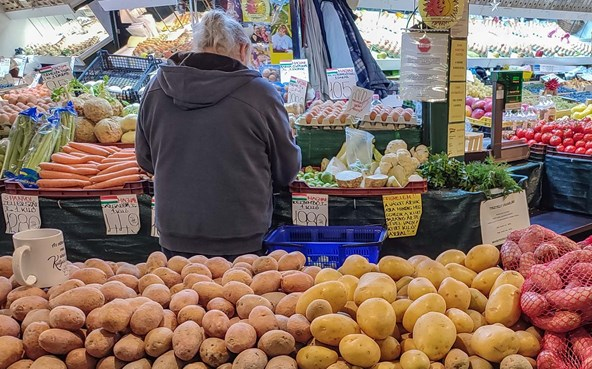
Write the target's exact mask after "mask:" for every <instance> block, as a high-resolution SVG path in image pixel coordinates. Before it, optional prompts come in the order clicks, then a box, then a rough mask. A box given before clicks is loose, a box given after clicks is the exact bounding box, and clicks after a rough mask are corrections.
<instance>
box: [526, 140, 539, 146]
mask: <svg viewBox="0 0 592 369" xmlns="http://www.w3.org/2000/svg"><path fill="white" fill-rule="evenodd" d="M527 144H528V146H532V145H536V144H538V142H536V141H535V140H528V142H527Z"/></svg>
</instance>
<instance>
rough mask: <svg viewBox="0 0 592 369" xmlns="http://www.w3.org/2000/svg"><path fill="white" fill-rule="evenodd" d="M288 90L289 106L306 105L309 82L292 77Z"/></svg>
mask: <svg viewBox="0 0 592 369" xmlns="http://www.w3.org/2000/svg"><path fill="white" fill-rule="evenodd" d="M289 86H290V87H289V88H288V104H291V103H295V104H298V105H302V106H304V104H305V103H306V90H307V88H308V82H306V81H305V80H303V79H300V78H297V77H292V78H290V84H289Z"/></svg>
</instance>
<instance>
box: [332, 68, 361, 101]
mask: <svg viewBox="0 0 592 369" xmlns="http://www.w3.org/2000/svg"><path fill="white" fill-rule="evenodd" d="M327 83H328V84H329V97H330V98H331V99H333V100H345V99H349V96H350V95H351V93H352V89H353V88H354V87H355V86H356V84H357V83H358V76H357V75H356V71H355V69H354V68H339V69H327Z"/></svg>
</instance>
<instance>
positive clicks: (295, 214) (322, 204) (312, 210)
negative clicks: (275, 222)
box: [292, 193, 329, 226]
mask: <svg viewBox="0 0 592 369" xmlns="http://www.w3.org/2000/svg"><path fill="white" fill-rule="evenodd" d="M292 222H293V223H294V225H300V226H328V225H329V196H328V195H315V194H308V193H294V194H292Z"/></svg>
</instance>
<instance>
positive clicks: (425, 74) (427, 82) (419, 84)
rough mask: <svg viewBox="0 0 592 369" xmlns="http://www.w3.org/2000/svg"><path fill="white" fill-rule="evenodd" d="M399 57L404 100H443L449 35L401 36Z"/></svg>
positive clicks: (446, 78)
mask: <svg viewBox="0 0 592 369" xmlns="http://www.w3.org/2000/svg"><path fill="white" fill-rule="evenodd" d="M401 55H402V57H401V82H400V85H401V97H402V98H403V100H419V101H425V102H436V101H446V93H447V90H448V88H447V85H448V34H442V33H423V32H408V33H403V35H402V46H401Z"/></svg>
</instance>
